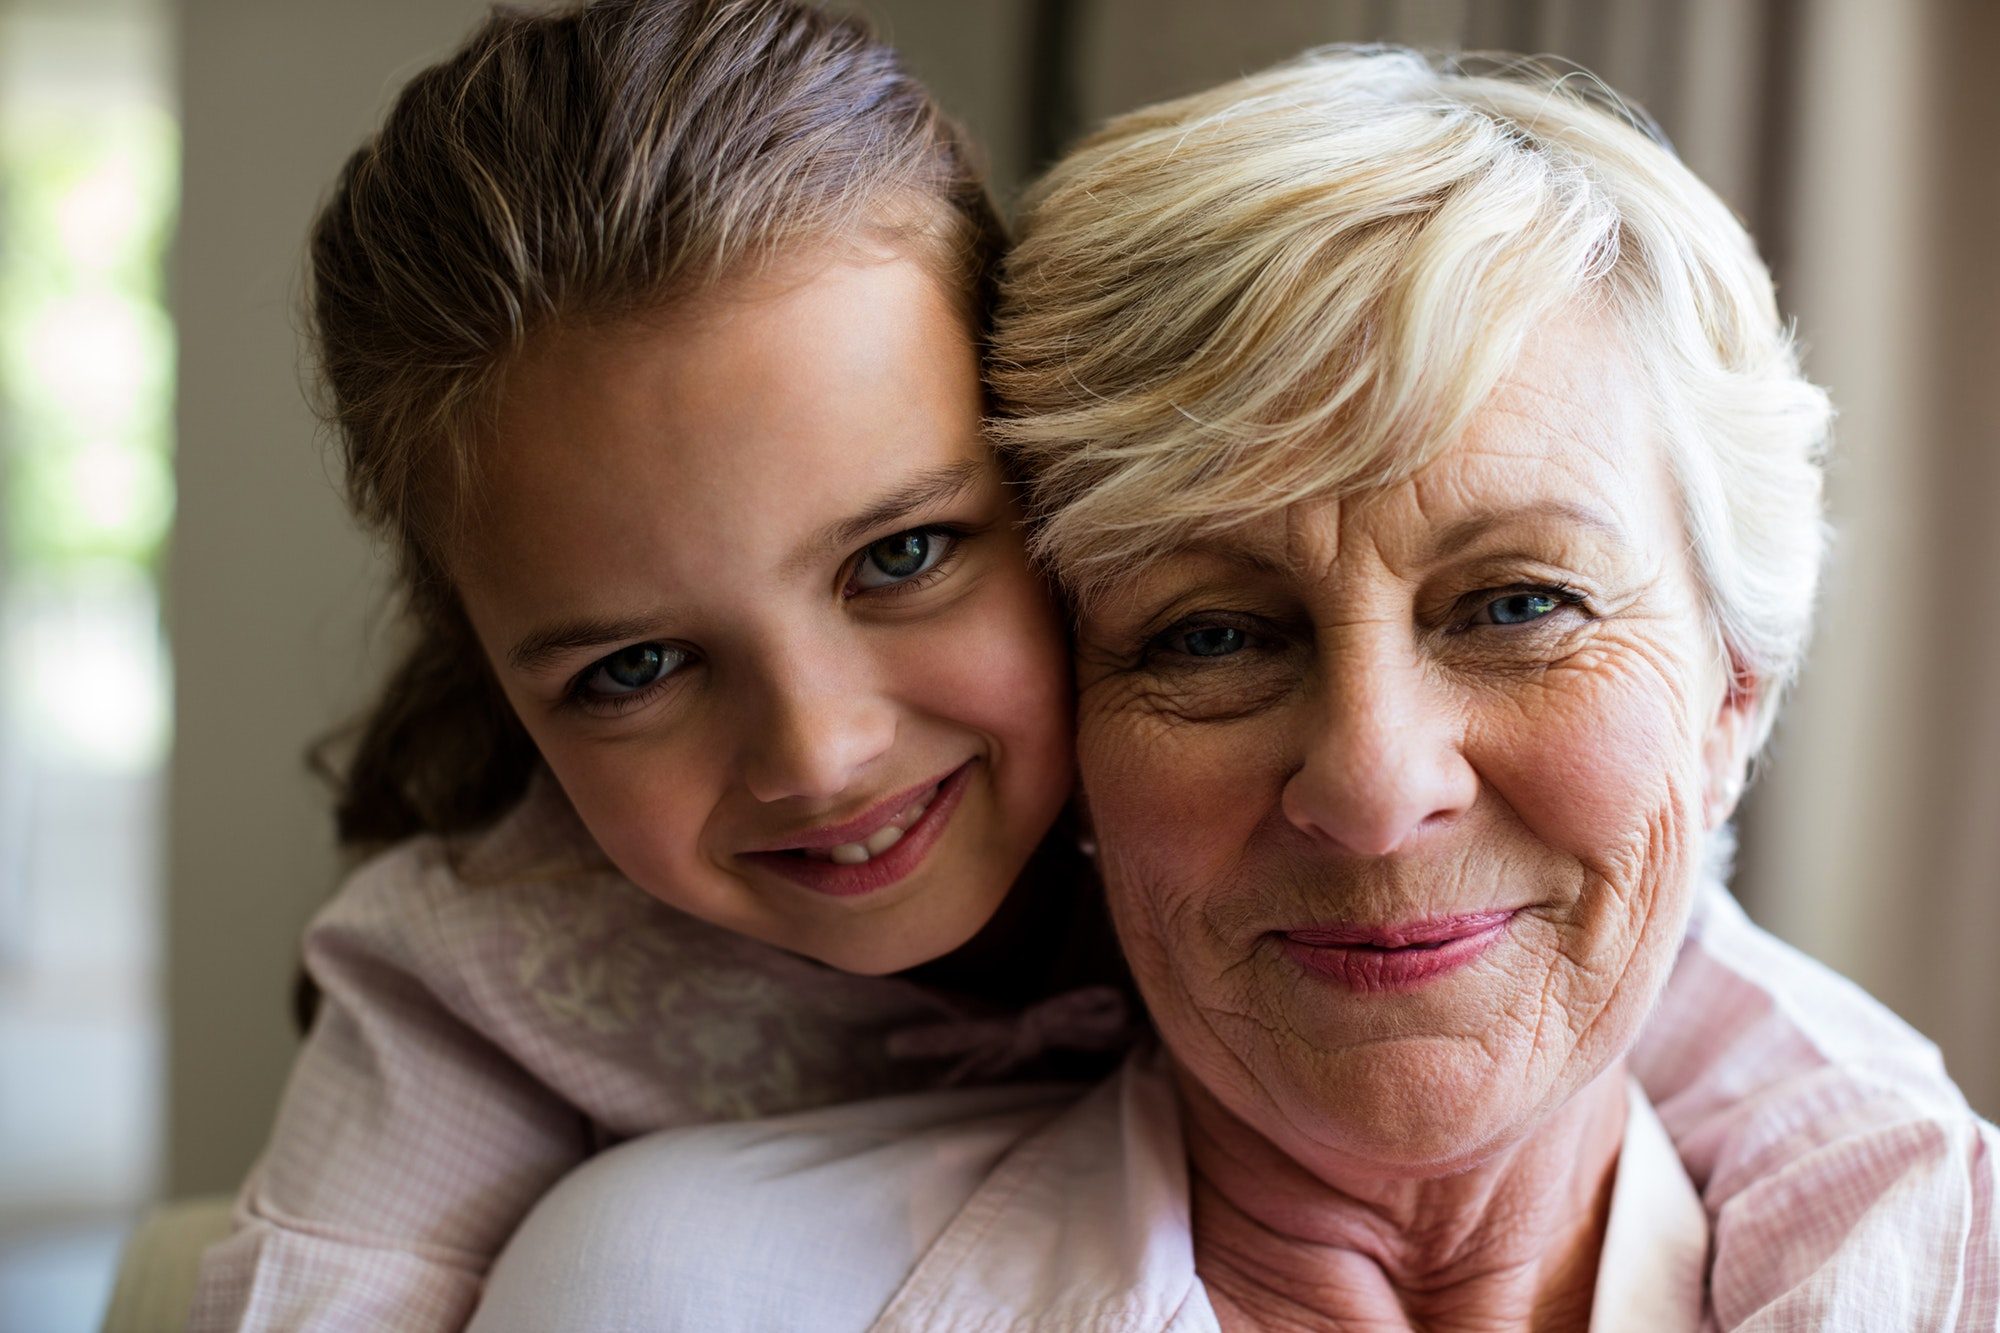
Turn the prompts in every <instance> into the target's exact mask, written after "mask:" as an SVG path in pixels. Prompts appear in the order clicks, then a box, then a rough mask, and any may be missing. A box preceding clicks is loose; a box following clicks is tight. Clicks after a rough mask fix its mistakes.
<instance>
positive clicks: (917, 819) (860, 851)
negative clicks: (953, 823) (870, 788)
mask: <svg viewBox="0 0 2000 1333" xmlns="http://www.w3.org/2000/svg"><path fill="white" fill-rule="evenodd" d="M977 762H978V761H977V760H976V759H974V760H967V761H966V762H965V763H963V764H961V765H959V766H958V767H957V768H955V769H953V770H952V771H951V772H950V773H948V774H946V775H945V776H944V777H942V778H939V779H935V780H933V781H931V782H928V783H925V784H923V785H921V786H918V787H914V788H911V789H909V790H906V791H903V792H899V793H897V794H895V795H893V796H891V797H889V798H888V799H887V800H884V801H881V802H878V803H877V804H876V805H875V806H873V807H872V808H871V809H869V810H867V811H864V812H863V813H862V814H860V815H858V816H856V817H855V818H853V819H850V820H846V821H844V822H842V823H839V824H833V825H828V826H827V827H824V828H820V829H815V830H813V831H812V832H810V833H806V834H802V835H797V836H794V837H793V838H791V839H789V840H788V841H786V842H785V843H783V844H782V845H779V846H773V847H768V848H766V849H763V850H760V851H753V852H744V853H742V854H741V855H742V858H743V859H744V860H746V861H749V862H751V863H753V864H755V865H757V866H759V867H762V868H764V869H767V870H772V871H775V872H776V873H778V874H779V875H782V876H784V877H785V878H786V879H788V880H790V881H791V882H793V883H795V884H798V885H800V886H801V887H803V888H807V889H811V890H812V891H814V892H815V893H823V894H827V895H829V896H832V897H836V898H850V897H856V896H859V895H861V894H866V893H873V892H874V891H875V890H877V889H881V888H886V887H888V886H889V885H891V884H894V883H895V882H897V881H898V880H900V879H902V878H904V877H905V876H907V875H908V874H909V873H910V872H911V871H912V870H915V869H916V868H917V866H918V865H920V864H922V862H923V860H924V858H925V856H926V855H928V854H929V852H930V849H931V847H932V845H934V844H935V843H936V842H937V840H938V837H939V836H940V835H941V834H942V832H943V831H944V827H945V825H946V824H947V823H949V822H950V820H951V815H952V812H953V810H954V809H955V808H956V807H957V805H958V801H959V798H960V797H961V796H962V795H963V794H964V792H965V787H966V783H967V782H968V781H969V780H970V777H971V773H972V768H973V765H974V764H976V763H977Z"/></svg>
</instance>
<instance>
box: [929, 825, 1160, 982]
mask: <svg viewBox="0 0 2000 1333" xmlns="http://www.w3.org/2000/svg"><path fill="white" fill-rule="evenodd" d="M900 975H901V976H903V977H905V978H907V979H908V980H911V981H915V982H920V983H922V984H923V985H926V986H931V987H935V988H936V989H938V990H942V991H949V992H951V993H952V994H954V995H958V996H962V997H964V998H967V999H970V1000H974V1001H976V1002H978V1003H981V1004H985V1005H991V1006H993V1007H995V1008H999V1009H1020V1008H1022V1007H1024V1006H1026V1005H1029V1004H1032V1003H1034V1002H1035V1001H1036V1000H1041V999H1046V998H1047V997H1049V996H1051V995H1056V994H1060V993H1061V992H1063V991H1066V990H1074V989H1076V988H1077V987H1079V986H1091V985H1113V986H1118V987H1121V988H1125V989H1129V988H1130V984H1131V983H1130V974H1129V973H1128V972H1127V971H1126V969H1125V965H1124V955H1123V954H1121V953H1120V952H1119V949H1118V941H1117V937H1116V936H1114V935H1113V934H1112V932H1111V918H1110V914H1109V913H1108V912H1107V911H1106V909H1105V906H1104V893H1103V890H1102V889H1100V888H1099V887H1098V883H1097V874H1096V869H1095V867H1093V866H1092V865H1091V864H1090V861H1089V859H1088V858H1086V857H1085V856H1084V855H1083V854H1082V853H1081V852H1079V851H1078V850H1077V845H1076V839H1075V838H1074V836H1073V835H1072V834H1071V832H1070V830H1069V826H1068V820H1067V817H1065V819H1064V820H1063V821H1061V822H1059V823H1058V824H1057V825H1056V827H1055V828H1054V829H1053V830H1051V832H1050V833H1049V835H1048V837H1046V838H1044V839H1043V840H1042V843H1041V846H1039V847H1038V848H1037V849H1036V850H1035V853H1034V855H1033V856H1031V857H1029V858H1028V864H1027V867H1026V868H1025V869H1023V870H1022V872H1021V875H1020V878H1018V879H1017V880H1015V882H1014V887H1013V888H1012V889H1010V890H1009V891H1008V893H1007V896H1006V898H1005V899H1004V900H1002V902H1001V904H1000V910H999V911H997V912H995V913H994V914H993V919H992V920H990V921H988V922H987V923H986V924H985V925H984V926H982V927H981V928H980V930H979V933H978V934H976V935H974V936H973V937H972V938H971V939H969V940H967V941H966V942H965V943H964V944H962V945H960V946H959V947H958V948H956V949H954V950H952V951H951V952H950V953H948V954H946V955H944V956H943V957H941V958H933V959H932V960H931V961H929V962H927V963H920V964H918V965H917V966H916V967H913V968H910V969H909V970H907V971H905V972H903V973H901V974H900Z"/></svg>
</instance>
